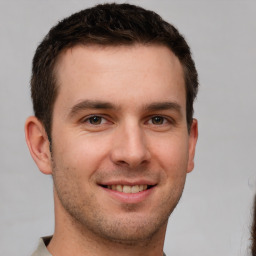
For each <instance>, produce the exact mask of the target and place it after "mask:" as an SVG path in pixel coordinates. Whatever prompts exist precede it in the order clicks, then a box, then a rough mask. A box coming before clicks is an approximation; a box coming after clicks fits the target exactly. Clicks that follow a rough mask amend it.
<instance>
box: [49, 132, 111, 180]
mask: <svg viewBox="0 0 256 256" xmlns="http://www.w3.org/2000/svg"><path fill="white" fill-rule="evenodd" d="M63 138H65V140H64V139H60V137H58V140H56V141H55V143H54V142H53V149H54V151H53V153H54V159H55V161H56V162H57V163H58V164H62V165H63V167H64V168H65V167H68V168H70V169H73V170H76V172H77V173H80V174H81V175H85V173H86V174H87V175H91V174H92V173H93V172H94V171H96V170H97V169H98V168H100V166H101V164H102V161H103V160H104V159H105V158H106V155H107V152H108V151H109V149H108V145H110V143H108V142H107V141H105V140H106V139H105V140H104V138H103V137H100V136H90V135H88V134H80V135H78V136H73V137H68V136H67V135H66V136H64V135H63ZM55 149H56V150H55Z"/></svg>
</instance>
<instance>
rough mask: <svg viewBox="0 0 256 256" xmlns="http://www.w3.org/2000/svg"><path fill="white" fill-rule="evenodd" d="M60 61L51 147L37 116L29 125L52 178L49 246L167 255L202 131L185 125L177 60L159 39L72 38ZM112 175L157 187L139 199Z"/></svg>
mask: <svg viewBox="0 0 256 256" xmlns="http://www.w3.org/2000/svg"><path fill="white" fill-rule="evenodd" d="M56 70H57V71H56V77H57V81H58V86H59V94H58V96H57V99H56V102H55V105H54V111H53V124H52V153H51V152H50V151H49V142H48V139H47V135H46V133H45V130H44V127H43V126H42V124H41V123H40V121H38V120H37V119H36V118H35V117H30V118H28V119H27V122H26V128H25V130H26V139H27V143H28V146H29V148H30V152H31V155H32V157H33V158H34V160H35V162H36V163H37V165H38V167H39V169H40V170H41V172H43V173H44V174H50V175H52V176H53V181H54V201H55V223H56V224H55V232H54V236H53V238H52V240H51V242H50V244H49V246H48V250H49V251H50V252H51V253H52V254H53V255H54V256H58V255H63V256H65V255H113V254H114V255H117V254H118V255H162V253H163V244H164V237H165V231H166V226H167V222H168V218H169V216H170V214H171V212H172V211H173V209H174V208H175V206H176V205H177V203H178V201H179V199H180V197H181V194H182V191H183V187H184V183H185V179H186V174H187V173H188V172H190V171H192V169H193V167H194V160H193V159H194V153H195V146H196V141H197V136H198V132H197V121H196V120H194V121H193V123H192V126H191V130H190V133H188V127H187V122H186V97H185V85H184V78H183V71H182V66H181V64H180V62H179V60H178V59H177V57H176V56H175V55H174V54H173V53H172V52H171V51H170V50H169V49H168V48H166V47H164V46H159V45H151V46H143V45H133V46H118V47H117V46H116V47H99V46H75V47H73V48H71V49H68V50H66V51H65V52H63V53H62V54H61V56H60V58H59V60H58V64H57V69H56ZM111 184H128V185H136V184H149V185H152V186H153V187H152V188H150V189H149V190H148V191H147V192H145V191H144V192H142V193H141V192H139V193H138V194H139V196H138V197H137V198H134V197H132V196H131V197H130V196H129V195H128V194H124V193H122V192H119V193H116V192H114V193H112V192H113V191H112V190H110V189H108V188H106V185H111ZM120 194H121V196H120ZM130 195H131V194H130Z"/></svg>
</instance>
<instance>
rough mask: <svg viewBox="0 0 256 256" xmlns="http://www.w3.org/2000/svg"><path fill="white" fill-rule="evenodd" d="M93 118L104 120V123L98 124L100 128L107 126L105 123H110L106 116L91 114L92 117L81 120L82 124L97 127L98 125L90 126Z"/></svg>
mask: <svg viewBox="0 0 256 256" xmlns="http://www.w3.org/2000/svg"><path fill="white" fill-rule="evenodd" d="M92 117H100V118H101V119H102V120H105V121H104V122H103V123H101V124H98V126H99V125H103V124H105V123H107V122H110V121H109V120H108V119H107V118H106V116H105V115H102V114H91V115H88V116H86V117H83V118H82V119H81V123H87V124H89V125H91V126H97V125H93V124H90V123H89V119H90V118H92Z"/></svg>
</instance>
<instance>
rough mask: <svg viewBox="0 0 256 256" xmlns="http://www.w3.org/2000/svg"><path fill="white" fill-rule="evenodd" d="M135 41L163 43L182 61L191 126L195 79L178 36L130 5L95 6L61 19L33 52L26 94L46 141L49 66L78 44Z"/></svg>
mask: <svg viewBox="0 0 256 256" xmlns="http://www.w3.org/2000/svg"><path fill="white" fill-rule="evenodd" d="M136 43H139V44H145V45H150V44H159V45H165V46H167V47H168V48H169V49H170V50H171V51H172V52H173V53H174V54H175V55H176V56H177V58H178V59H179V61H180V62H181V64H182V67H183V71H184V80H185V86H186V118H187V124H188V129H189V128H190V126H191V123H192V119H193V102H194V99H195V97H196V94H197V91H198V75H197V71H196V68H195V64H194V61H193V59H192V57H191V53H190V48H189V46H188V44H187V43H186V41H185V39H184V38H183V36H182V35H181V34H180V33H179V32H178V30H177V29H176V28H175V27H174V26H172V25H171V24H169V23H167V22H166V21H164V20H163V19H162V18H161V17H160V16H159V15H158V14H156V13H154V12H153V11H149V10H145V9H143V8H141V7H138V6H134V5H130V4H115V3H113V4H100V5H97V6H95V7H92V8H89V9H85V10H82V11H80V12H78V13H75V14H73V15H71V16H70V17H68V18H65V19H64V20H62V21H60V22H59V23H58V24H57V25H56V26H54V27H53V28H52V29H51V30H50V31H49V33H48V34H47V35H46V36H45V38H44V39H43V41H42V42H41V43H40V45H39V46H38V48H37V50H36V52H35V56H34V59H33V67H32V78H31V96H32V100H33V108H34V113H35V116H36V117H37V118H38V119H39V120H40V121H41V122H42V123H43V125H44V127H45V130H46V132H47V134H48V138H49V140H50V138H51V124H52V112H53V106H54V102H55V100H56V96H57V93H58V86H57V84H56V76H55V74H54V68H55V64H56V61H57V58H58V56H59V55H60V53H61V52H62V51H63V50H64V49H67V48H70V47H73V46H75V45H79V44H82V45H89V44H96V45H111V46H115V45H116V46H118V45H132V44H136Z"/></svg>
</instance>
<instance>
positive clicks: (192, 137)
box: [187, 119, 198, 173]
mask: <svg viewBox="0 0 256 256" xmlns="http://www.w3.org/2000/svg"><path fill="white" fill-rule="evenodd" d="M197 138H198V124H197V120H196V119H193V121H192V124H191V128H190V133H189V152H188V154H189V157H188V168H187V173H189V172H191V171H192V170H193V169H194V165H195V164H194V157H195V150H196V142H197Z"/></svg>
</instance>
